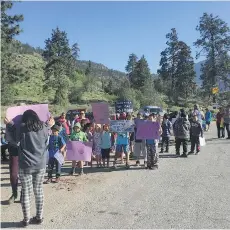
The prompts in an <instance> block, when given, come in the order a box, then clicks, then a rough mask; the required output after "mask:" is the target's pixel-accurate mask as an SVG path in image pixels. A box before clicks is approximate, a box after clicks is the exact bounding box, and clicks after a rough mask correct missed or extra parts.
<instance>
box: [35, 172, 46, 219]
mask: <svg viewBox="0 0 230 230" xmlns="http://www.w3.org/2000/svg"><path fill="white" fill-rule="evenodd" d="M44 175H45V169H40V170H36V171H35V172H33V173H32V180H33V190H34V196H35V204H36V218H37V219H38V220H41V219H42V215H43V204H44V194H43V183H42V181H43V179H44Z"/></svg>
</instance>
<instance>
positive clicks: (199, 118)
mask: <svg viewBox="0 0 230 230" xmlns="http://www.w3.org/2000/svg"><path fill="white" fill-rule="evenodd" d="M193 114H196V115H197V118H198V122H200V124H201V126H202V113H201V111H200V110H199V105H197V104H196V105H194V111H193Z"/></svg>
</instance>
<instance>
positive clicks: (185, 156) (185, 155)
mask: <svg viewBox="0 0 230 230" xmlns="http://www.w3.org/2000/svg"><path fill="white" fill-rule="evenodd" d="M180 157H184V158H187V157H188V155H187V154H186V153H183V154H182V155H181V156H180Z"/></svg>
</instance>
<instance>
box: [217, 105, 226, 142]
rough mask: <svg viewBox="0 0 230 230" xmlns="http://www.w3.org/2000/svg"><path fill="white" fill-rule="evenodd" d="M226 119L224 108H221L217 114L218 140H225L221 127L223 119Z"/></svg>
mask: <svg viewBox="0 0 230 230" xmlns="http://www.w3.org/2000/svg"><path fill="white" fill-rule="evenodd" d="M223 117H224V112H223V109H222V108H219V112H218V113H217V114H216V127H217V135H218V138H221V137H222V138H223V137H224V136H225V135H224V129H222V128H221V127H220V123H221V119H222V118H223Z"/></svg>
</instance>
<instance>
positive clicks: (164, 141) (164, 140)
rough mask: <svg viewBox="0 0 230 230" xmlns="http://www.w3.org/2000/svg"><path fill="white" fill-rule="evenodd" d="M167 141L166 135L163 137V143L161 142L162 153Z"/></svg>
mask: <svg viewBox="0 0 230 230" xmlns="http://www.w3.org/2000/svg"><path fill="white" fill-rule="evenodd" d="M165 143H166V139H165V137H162V143H161V153H163V152H164V144H165Z"/></svg>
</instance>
